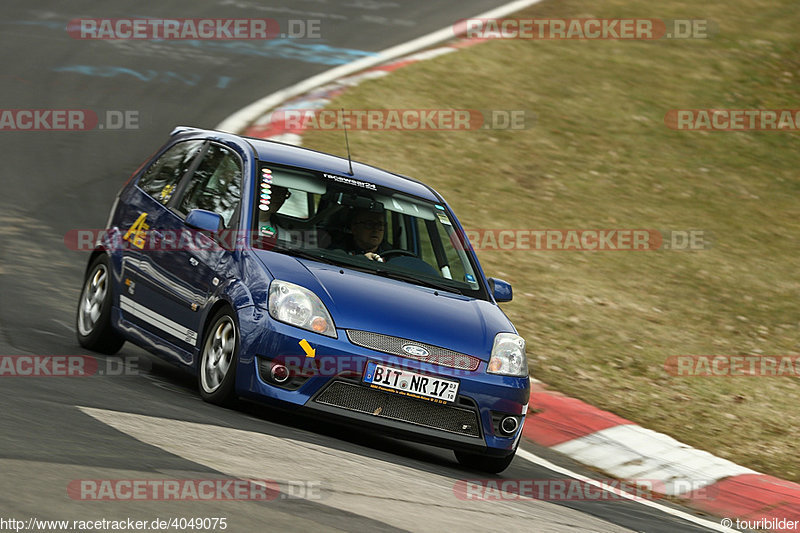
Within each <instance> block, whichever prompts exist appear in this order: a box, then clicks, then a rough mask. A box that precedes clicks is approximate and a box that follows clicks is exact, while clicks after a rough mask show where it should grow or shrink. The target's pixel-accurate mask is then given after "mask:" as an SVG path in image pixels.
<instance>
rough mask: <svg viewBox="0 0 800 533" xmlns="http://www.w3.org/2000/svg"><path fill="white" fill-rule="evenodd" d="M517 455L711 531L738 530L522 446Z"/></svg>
mask: <svg viewBox="0 0 800 533" xmlns="http://www.w3.org/2000/svg"><path fill="white" fill-rule="evenodd" d="M517 457H519V458H521V459H525V460H526V461H530V462H531V463H533V464H536V465H539V466H541V467H544V468H547V469H548V470H552V471H553V472H556V473H558V474H561V475H563V476H569V477H571V478H573V479H577V480H579V481H582V482H583V483H586V484H588V485H591V486H593V487H597V488H599V489H602V490H607V491H609V492H612V493H614V494H617V495H618V496H621V497H622V498H625V499H629V500H633V501H635V502H636V503H641V504H642V505H646V506H647V507H652V508H653V509H658V510H659V511H661V512H664V513H667V514H670V515H672V516H676V517H678V518H682V519H684V520H686V521H688V522H692V523H693V524H697V525H700V526H703V527H706V528H708V529H710V530H712V531H723V532H725V533H737V532H738V530H736V529H731V528H729V527H725V526H723V525H721V524H720V523H719V522H712V521H711V520H706V519H704V518H699V517H696V516H694V515H691V514H689V513H687V512H684V511H681V510H679V509H674V508H672V507H668V506H666V505H661V504H660V503H656V502H654V501H652V500H645V499H641V498H638V497H636V496H634V495H632V494H629V493H627V492H625V491H623V490H620V489H618V488H616V487H612V486H610V485H608V484H606V483H603V482H601V481H598V480H596V479H591V478H588V477H586V476H583V475H581V474H578V473H575V472H573V471H572V470H569V469H568V468H563V467H561V466H558V465H556V464H554V463H551V462H550V461H548V460H547V459H542V458H541V457H539V456H538V455H536V454H534V453H531V452H529V451H527V450H523V449H522V448H519V449H517Z"/></svg>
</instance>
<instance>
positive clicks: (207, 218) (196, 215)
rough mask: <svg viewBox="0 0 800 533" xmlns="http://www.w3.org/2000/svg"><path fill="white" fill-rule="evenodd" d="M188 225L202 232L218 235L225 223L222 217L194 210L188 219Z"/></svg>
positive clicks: (190, 212)
mask: <svg viewBox="0 0 800 533" xmlns="http://www.w3.org/2000/svg"><path fill="white" fill-rule="evenodd" d="M186 225H187V226H189V227H190V228H194V229H199V230H201V231H210V232H212V233H217V232H219V231H221V230H222V228H223V227H224V223H223V221H222V215H220V214H219V213H214V212H213V211H206V210H205V209H192V210H191V211H189V214H188V215H187V217H186Z"/></svg>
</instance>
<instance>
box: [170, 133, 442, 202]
mask: <svg viewBox="0 0 800 533" xmlns="http://www.w3.org/2000/svg"><path fill="white" fill-rule="evenodd" d="M171 135H172V136H175V135H190V136H194V137H196V136H198V135H200V136H203V137H206V138H208V139H218V140H223V141H225V140H227V141H234V142H237V141H238V142H241V141H244V142H247V143H248V144H250V146H252V147H253V149H254V150H255V152H256V154H257V155H258V159H259V160H261V161H267V162H270V163H275V164H278V165H287V166H292V167H299V168H305V169H309V170H315V171H318V172H325V173H328V174H336V175H339V176H344V177H348V178H352V179H356V180H361V181H366V182H368V183H374V184H375V185H378V186H383V187H388V188H390V189H395V190H397V191H400V192H404V193H407V194H412V195H415V196H418V197H420V198H425V199H427V200H430V201H433V202H442V201H443V200H442V198H441V196H440V195H439V194H438V193H436V192H435V191H434V190H433V189H432V188H431V187H429V186H428V185H425V184H424V183H422V182H421V181H418V180H415V179H413V178H409V177H407V176H403V175H400V174H395V173H393V172H389V171H387V170H383V169H380V168H377V167H373V166H371V165H367V164H364V163H359V162H358V161H353V173H352V174H351V173H350V165H349V164H348V161H347V158H344V157H339V156H335V155H332V154H327V153H325V152H319V151H317V150H311V149H310V148H304V147H301V146H294V145H291V144H285V143H281V142H277V141H270V140H266V139H257V138H255V137H245V136H242V135H234V134H232V133H227V132H222V131H216V130H204V129H200V128H192V127H188V126H178V127H176V128H175V129H174V130H173V131H172V134H171Z"/></svg>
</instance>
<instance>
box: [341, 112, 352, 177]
mask: <svg viewBox="0 0 800 533" xmlns="http://www.w3.org/2000/svg"><path fill="white" fill-rule="evenodd" d="M342 115H344V108H342ZM342 127H343V128H344V144H345V146H347V163H348V164H349V165H350V175H351V176H355V174H353V160H352V158H351V157H350V140H349V139H348V138H347V121H342Z"/></svg>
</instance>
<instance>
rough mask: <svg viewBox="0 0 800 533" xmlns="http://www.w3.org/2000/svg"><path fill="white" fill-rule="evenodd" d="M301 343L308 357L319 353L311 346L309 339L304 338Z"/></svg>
mask: <svg viewBox="0 0 800 533" xmlns="http://www.w3.org/2000/svg"><path fill="white" fill-rule="evenodd" d="M299 344H300V347H301V348H302V349H303V351H304V352H306V357H315V356H316V355H317V351H316V350H315V349H314V348H312V347H311V345H310V344H309V343H308V341H307V340H305V339H303V340H301V341H300V342H299Z"/></svg>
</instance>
